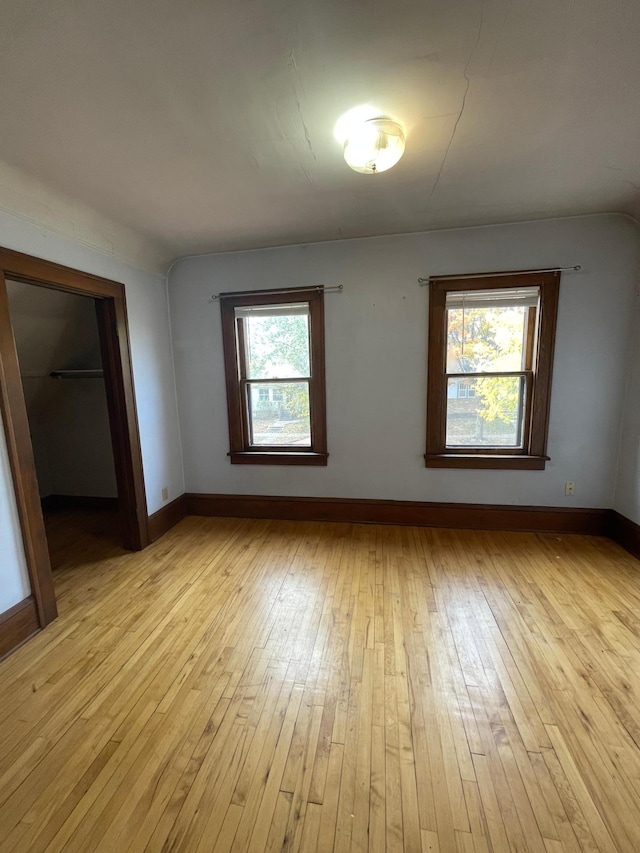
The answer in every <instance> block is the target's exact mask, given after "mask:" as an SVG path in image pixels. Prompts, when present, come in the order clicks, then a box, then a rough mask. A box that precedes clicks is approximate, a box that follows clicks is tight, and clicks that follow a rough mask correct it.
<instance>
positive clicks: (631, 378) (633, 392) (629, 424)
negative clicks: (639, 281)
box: [614, 259, 640, 524]
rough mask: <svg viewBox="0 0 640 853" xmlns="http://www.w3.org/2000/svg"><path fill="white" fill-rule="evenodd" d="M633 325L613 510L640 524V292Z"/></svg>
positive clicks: (632, 316)
mask: <svg viewBox="0 0 640 853" xmlns="http://www.w3.org/2000/svg"><path fill="white" fill-rule="evenodd" d="M638 266H639V267H640V259H639V263H638ZM638 275H639V276H640V270H639V271H638ZM631 328H632V336H631V345H630V347H629V352H628V356H627V360H626V364H625V374H626V375H627V387H626V394H625V406H624V414H623V418H622V429H621V435H620V457H619V460H618V478H617V485H616V494H615V502H614V509H616V510H617V511H618V512H620V513H622V515H624V516H626V517H627V518H630V519H631V520H632V521H635V522H636V523H637V524H640V291H639V292H638V295H637V296H636V299H635V309H634V311H633V313H632V315H631Z"/></svg>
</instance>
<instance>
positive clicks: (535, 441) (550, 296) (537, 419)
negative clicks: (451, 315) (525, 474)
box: [425, 272, 560, 471]
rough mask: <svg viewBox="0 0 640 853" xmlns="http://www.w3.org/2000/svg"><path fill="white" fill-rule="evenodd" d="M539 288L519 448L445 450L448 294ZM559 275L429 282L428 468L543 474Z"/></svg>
mask: <svg viewBox="0 0 640 853" xmlns="http://www.w3.org/2000/svg"><path fill="white" fill-rule="evenodd" d="M515 287H517V288H521V287H539V288H540V303H539V308H538V311H537V315H538V317H537V324H536V325H537V330H535V331H534V329H533V327H532V322H531V318H532V316H533V315H532V313H531V312H535V309H529V311H530V313H529V321H528V327H527V338H526V349H525V360H526V364H525V370H524V371H519V372H518V374H520V373H522V374H526V375H527V378H528V382H529V383H530V387H531V392H530V394H527V404H526V409H525V418H524V425H523V447H522V448H517V449H513V448H497V447H496V448H491V447H488V448H484V447H483V448H466V447H462V448H460V449H458V448H450V447H447V446H446V415H447V372H446V361H447V347H446V343H447V330H446V319H447V314H446V298H447V293H450V292H453V291H468V290H498V289H501V288H504V289H509V288H515ZM559 287H560V273H559V272H545V273H529V272H514V273H512V274H508V275H498V274H495V275H491V274H484V273H483V274H482V275H478V277H460V278H441V279H437V278H435V279H432V280H431V281H430V282H429V347H428V377H427V452H426V454H425V465H426V467H427V468H489V469H506V470H527V471H542V470H544V468H545V465H546V462H547V461H548V459H549V457H548V456H547V436H548V432H549V408H550V404H551V378H552V372H553V353H554V347H555V335H556V323H557V314H558V294H559Z"/></svg>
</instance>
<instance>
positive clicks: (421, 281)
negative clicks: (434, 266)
mask: <svg viewBox="0 0 640 853" xmlns="http://www.w3.org/2000/svg"><path fill="white" fill-rule="evenodd" d="M581 269H582V266H581V265H580V264H576V265H575V266H573V267H548V268H547V269H544V270H509V271H505V272H484V273H479V274H475V273H464V274H463V275H432V276H429V278H419V279H418V284H419V285H420V287H425V285H427V284H429V282H430V281H434V280H436V279H437V280H438V281H444V280H446V279H452V278H455V279H460V278H499V277H500V276H506V275H527V274H535V273H542V272H580V270H581Z"/></svg>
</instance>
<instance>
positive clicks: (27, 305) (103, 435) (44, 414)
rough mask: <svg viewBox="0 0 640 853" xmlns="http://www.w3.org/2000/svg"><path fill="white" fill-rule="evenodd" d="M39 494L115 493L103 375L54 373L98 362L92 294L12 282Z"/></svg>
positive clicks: (13, 311) (11, 297) (13, 312)
mask: <svg viewBox="0 0 640 853" xmlns="http://www.w3.org/2000/svg"><path fill="white" fill-rule="evenodd" d="M7 289H8V292H9V307H10V312H11V322H12V325H13V330H14V335H15V338H16V347H17V350H18V358H19V361H20V372H21V375H22V384H23V388H24V393H25V401H26V404H27V412H28V415H29V427H30V430H31V440H32V444H33V450H34V457H35V463H36V470H37V473H38V485H39V488H40V496H41V497H47V496H49V495H75V496H78V495H79V496H89V497H116V496H117V489H116V480H115V469H114V463H113V452H112V448H111V435H110V431H109V413H108V410H107V399H106V393H105V384H104V380H103V379H79V378H78V379H54V378H52V377H51V376H50V373H51V372H52V371H55V370H74V369H86V368H101V366H102V363H101V357H100V341H99V337H98V325H97V322H96V317H95V303H94V300H93V299H89V298H87V297H84V296H77V295H74V294H68V293H62V292H60V291H55V290H49V289H47V288H43V287H36V286H34V285H30V284H23V283H20V282H13V281H9V282H7Z"/></svg>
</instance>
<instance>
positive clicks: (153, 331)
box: [0, 211, 184, 611]
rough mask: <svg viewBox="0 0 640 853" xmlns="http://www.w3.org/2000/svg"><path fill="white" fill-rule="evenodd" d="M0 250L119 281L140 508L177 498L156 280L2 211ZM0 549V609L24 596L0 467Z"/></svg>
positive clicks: (166, 354) (168, 362)
mask: <svg viewBox="0 0 640 853" xmlns="http://www.w3.org/2000/svg"><path fill="white" fill-rule="evenodd" d="M0 245H2V246H4V247H6V248H10V249H15V250H17V251H20V252H26V253H28V254H31V255H35V256H37V257H41V258H45V259H47V260H51V261H55V262H57V263H61V264H66V265H67V266H71V267H76V268H77V269H81V270H85V271H87V272H91V273H95V274H97V275H102V276H106V277H107V278H111V279H115V280H116V281H122V282H124V284H125V286H126V294H127V309H128V315H129V331H130V336H131V356H132V363H133V372H134V381H135V389H136V400H137V407H138V419H139V425H140V440H141V444H142V460H143V465H144V476H145V488H146V494H147V505H148V511H149V512H150V513H152V512H154V511H155V510H157V509H159V508H160V507H161V505H162V497H161V489H162V487H163V486H168V488H169V499H170V500H171V499H173V498H175V497H177V496H178V495H180V494H182V492H183V491H184V478H183V472H182V460H181V454H180V434H179V427H178V418H177V411H176V397H175V382H174V374H173V363H172V357H171V343H170V328H169V317H168V311H167V299H166V284H165V279H164V276H162V275H160V274H157V273H153V272H147V271H144V270H140V269H136V268H134V267H132V266H128V265H127V264H125V263H123V262H121V261H120V260H119V259H118V258H117V257H116V256H115V255H111V254H107V253H105V252H102V251H99V250H96V249H95V248H93V247H91V246H87V245H86V244H84V243H79V242H76V241H74V240H71V239H69V238H67V237H63V236H61V235H59V234H57V233H55V232H52V231H50V230H47V229H46V228H43V227H42V226H39V225H36V224H34V223H32V222H29V221H26V220H24V219H20V218H18V217H15V216H12V215H10V214H8V213H5V212H2V211H0ZM0 546H1V547H2V551H1V552H0V589H2V591H3V597H2V601H1V602H0V611H1V610H4V609H6V608H7V607H10V606H11V605H12V604H14V603H16V602H17V601H19V600H20V599H21V598H23V597H24V596H25V595H26V594H28V586H27V587H25V583H24V579H25V575H24V555H23V552H22V541H21V536H20V530H19V526H18V525H17V521H16V517H15V498H14V495H13V484H12V481H11V476H10V473H9V470H8V468H7V467H6V466H3V467H1V468H0Z"/></svg>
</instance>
